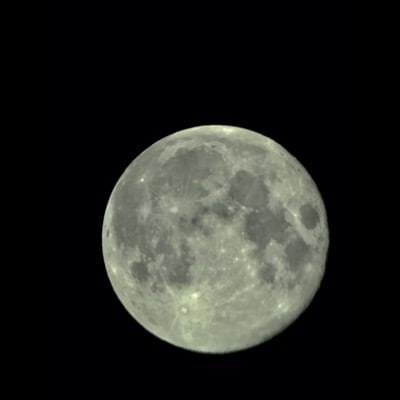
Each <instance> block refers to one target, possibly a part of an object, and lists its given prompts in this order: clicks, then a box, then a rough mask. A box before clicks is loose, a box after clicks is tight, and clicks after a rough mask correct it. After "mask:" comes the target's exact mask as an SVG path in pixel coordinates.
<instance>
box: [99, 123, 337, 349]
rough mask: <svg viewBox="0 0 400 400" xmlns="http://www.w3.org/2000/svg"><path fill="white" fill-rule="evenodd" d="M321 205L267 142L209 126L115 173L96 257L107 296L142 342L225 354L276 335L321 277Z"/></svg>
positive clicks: (294, 164)
mask: <svg viewBox="0 0 400 400" xmlns="http://www.w3.org/2000/svg"><path fill="white" fill-rule="evenodd" d="M328 245H329V234H328V224H327V216H326V211H325V207H324V203H323V200H322V198H321V195H320V193H319V191H318V189H317V186H316V184H315V182H314V181H313V180H312V178H311V177H310V175H309V174H308V172H307V171H306V170H305V168H304V167H303V166H302V165H301V164H300V163H299V161H297V160H296V158H295V157H293V156H292V155H291V154H289V153H288V151H286V150H285V149H284V148H283V147H282V146H281V145H279V144H278V143H277V142H275V141H274V140H272V139H270V138H268V137H266V136H264V135H262V134H259V133H256V132H253V131H250V130H247V129H244V128H239V127H233V126H223V125H207V126H198V127H194V128H190V129H185V130H182V131H179V132H177V133H174V134H172V135H169V136H167V137H165V138H163V139H161V140H159V141H158V142H156V143H154V144H153V145H151V146H150V147H149V148H148V149H146V150H145V151H144V152H143V153H141V154H140V155H139V156H138V157H137V158H136V159H135V160H134V161H133V162H132V163H131V164H130V165H129V166H128V167H127V169H126V170H125V171H124V172H123V174H122V176H121V177H120V179H119V180H118V182H117V183H116V185H115V187H114V189H113V191H112V193H111V196H110V199H109V201H108V204H107V207H106V211H105V215H104V221H103V230H102V249H103V255H104V261H105V265H106V271H107V275H108V277H109V279H110V281H111V285H112V287H113V289H114V291H115V293H116V295H117V297H118V298H119V300H120V301H121V303H122V304H123V306H124V307H125V308H126V310H127V311H128V312H129V314H130V315H131V316H132V317H133V318H134V319H135V320H136V321H137V322H138V323H139V324H140V325H142V326H143V327H144V328H145V329H146V330H147V331H149V332H150V333H152V334H154V335H155V336H157V337H158V338H160V339H162V340H164V341H166V342H168V343H170V344H172V345H174V346H177V347H180V348H184V349H187V350H191V351H195V352H202V353H229V352H235V351H240V350H245V349H248V348H251V347H253V346H256V345H258V344H260V343H262V342H265V341H267V340H268V339H270V338H272V337H274V336H275V335H277V334H279V333H280V332H282V331H283V330H284V329H285V328H286V327H288V326H289V325H290V324H291V323H293V322H294V321H295V320H296V319H297V318H298V317H299V315H300V314H301V313H302V312H303V311H304V310H305V309H306V307H307V306H308V305H309V304H310V302H311V300H312V299H313V297H314V295H315V293H316V292H317V290H318V288H319V286H320V282H321V280H322V278H323V275H324V271H325V262H326V256H327V251H328Z"/></svg>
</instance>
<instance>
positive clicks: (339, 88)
mask: <svg viewBox="0 0 400 400" xmlns="http://www.w3.org/2000/svg"><path fill="white" fill-rule="evenodd" d="M320 3H324V4H323V5H322V4H320ZM54 4H57V5H54ZM54 4H53V5H52V6H49V136H48V139H49V140H48V143H49V164H48V172H49V195H48V210H49V214H48V221H49V258H48V267H49V269H48V277H49V281H48V288H49V292H48V293H49V298H48V304H49V341H48V343H49V357H48V360H49V398H50V399H63V398H97V397H99V396H100V397H104V398H113V399H119V398H138V399H139V398H140V399H141V398H144V396H146V397H148V396H149V397H150V398H152V397H156V396H160V395H164V396H166V397H167V398H169V397H178V398H181V397H183V396H185V397H196V396H200V395H202V394H204V395H205V396H208V398H214V397H217V396H218V397H221V396H222V397H223V398H228V397H235V396H245V397H246V398H255V396H262V397H265V398H272V397H274V398H276V396H279V397H280V398H284V399H285V398H289V397H292V396H293V395H296V396H297V397H298V398H303V396H304V397H305V396H307V398H318V399H320V398H323V399H328V398H335V399H336V398H340V399H348V398H350V382H349V381H350V365H351V350H350V342H351V337H350V335H351V333H350V330H351V321H350V307H351V306H350V301H351V300H350V283H351V282H350V277H351V271H350V270H351V265H350V264H351V254H350V228H351V226H350V220H351V216H350V200H351V188H350V181H351V165H350V157H351V140H352V136H351V135H352V134H351V124H350V106H351V101H350V95H351V93H350V87H351V84H350V51H351V50H350V26H349V25H350V23H349V18H350V17H349V10H348V9H347V8H346V6H345V4H349V3H348V2H340V1H339V2H334V3H331V4H326V3H325V2H311V3H307V5H304V4H290V3H285V4H282V6H281V7H282V8H281V9H276V8H275V9H272V8H271V7H266V8H264V9H262V8H259V9H256V8H251V7H246V8H244V7H243V5H241V7H240V8H238V7H236V8H235V6H234V5H232V4H230V5H229V7H228V6H227V7H226V8H223V9H221V10H220V9H217V8H216V6H215V4H214V5H210V6H206V5H205V4H202V5H201V6H200V5H195V4H190V5H187V6H186V8H184V7H183V6H180V7H179V8H176V9H174V8H173V7H172V5H171V4H168V5H165V6H164V9H163V8H162V6H160V5H157V4H153V5H150V8H152V9H151V10H148V11H147V10H142V9H138V8H135V7H134V6H132V5H131V6H127V5H125V3H120V2H107V3H102V2H101V1H100V2H93V3H92V2H87V1H83V2H80V3H77V4H74V3H73V2H68V3H63V2H54ZM263 7H265V5H263ZM201 124H228V125H237V126H241V127H245V128H248V129H252V130H255V131H258V132H260V133H264V134H266V135H268V136H270V137H271V138H273V139H274V140H276V141H278V142H279V143H280V144H282V145H283V146H284V147H285V148H286V149H287V150H289V152H291V153H292V154H293V155H295V156H296V157H297V158H298V159H299V160H300V161H301V162H302V164H303V165H304V166H305V167H306V169H307V170H308V171H309V172H310V174H311V175H312V176H313V178H314V180H315V181H316V183H317V185H318V187H319V189H320V191H321V194H322V196H323V198H324V200H325V204H326V208H327V212H328V218H329V226H330V235H331V245H330V251H329V257H328V263H327V271H326V275H325V278H324V280H323V282H322V285H321V288H320V290H319V292H318V294H317V295H316V297H315V299H314V301H313V302H312V304H311V305H310V307H309V308H308V309H307V310H306V312H305V313H304V314H303V315H302V316H301V317H300V318H299V319H298V320H297V321H296V322H295V323H294V324H293V325H292V326H291V327H290V328H288V329H287V330H286V331H284V332H283V333H282V334H280V335H279V336H277V337H275V338H274V339H272V340H270V341H269V342H267V343H265V344H263V345H260V346H258V347H255V348H253V349H250V350H248V351H243V352H238V353H233V354H229V355H224V356H221V355H216V356H211V355H204V354H197V353H192V352H188V351H185V350H180V349H178V348H175V347H173V346H171V345H169V344H167V343H164V342H162V341H160V340H159V339H157V338H155V337H154V336H153V335H151V334H149V333H147V332H146V331H145V330H144V329H143V328H141V327H140V326H139V325H138V324H137V323H136V322H135V321H134V320H133V319H132V317H130V315H129V314H128V313H127V312H126V311H125V309H124V308H123V306H122V305H121V304H120V303H119V301H118V299H117V297H116V296H115V294H114V292H113V290H112V288H111V285H110V283H109V281H108V278H107V276H106V273H105V267H104V263H103V260H102V254H101V226H102V218H103V214H104V210H105V206H106V203H107V200H108V197H109V195H110V193H111V191H112V189H113V186H114V184H115V183H116V181H117V179H118V178H119V177H120V175H121V174H122V172H123V170H124V169H125V168H126V167H127V165H128V164H129V163H130V162H131V161H132V160H133V159H134V158H135V157H136V156H137V155H138V154H139V153H140V152H142V151H143V150H144V149H145V148H147V147H148V146H149V145H151V144H152V143H153V142H154V141H155V140H158V139H160V138H162V137H164V136H166V135H168V134H171V133H173V132H176V131H177V130H180V129H184V128H188V127H192V126H196V125H201Z"/></svg>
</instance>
